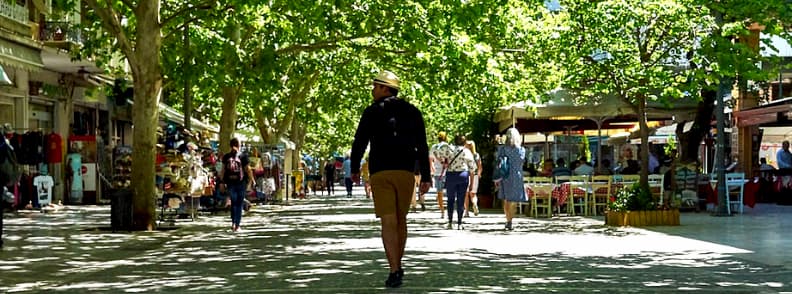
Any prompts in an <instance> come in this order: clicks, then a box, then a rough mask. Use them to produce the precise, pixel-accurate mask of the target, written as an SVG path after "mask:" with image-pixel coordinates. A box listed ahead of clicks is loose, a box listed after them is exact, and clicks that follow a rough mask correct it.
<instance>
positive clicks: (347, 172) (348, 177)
mask: <svg viewBox="0 0 792 294" xmlns="http://www.w3.org/2000/svg"><path fill="white" fill-rule="evenodd" d="M343 167H344V186H346V191H347V197H352V161H351V160H350V159H349V153H347V155H346V157H345V158H344V166H343Z"/></svg>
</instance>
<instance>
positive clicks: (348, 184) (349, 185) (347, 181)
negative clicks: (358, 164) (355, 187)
mask: <svg viewBox="0 0 792 294" xmlns="http://www.w3.org/2000/svg"><path fill="white" fill-rule="evenodd" d="M344 185H346V189H347V195H352V178H344Z"/></svg>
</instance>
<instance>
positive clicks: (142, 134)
mask: <svg viewBox="0 0 792 294" xmlns="http://www.w3.org/2000/svg"><path fill="white" fill-rule="evenodd" d="M139 5H140V7H139V8H138V10H137V11H136V12H137V20H138V22H137V23H138V27H137V44H145V46H136V49H135V53H134V54H135V55H136V56H135V57H136V58H135V60H136V61H137V62H136V63H134V64H131V67H132V75H133V77H134V79H135V97H134V99H135V104H134V106H133V107H132V123H133V124H134V130H133V132H132V136H133V139H132V140H133V143H132V144H133V145H132V148H133V151H134V159H133V161H132V185H131V186H132V192H133V193H134V200H133V223H132V228H133V229H134V230H153V229H154V228H155V226H156V223H155V219H154V216H155V210H154V206H155V205H154V203H155V198H154V197H155V179H154V176H155V167H154V165H155V158H156V146H155V144H156V142H157V128H158V124H157V122H158V120H159V113H158V111H157V110H158V109H159V101H160V95H161V94H162V65H161V63H160V48H161V46H162V37H161V35H160V34H161V32H160V27H159V8H160V2H159V1H158V0H147V1H141V2H140V4H139Z"/></svg>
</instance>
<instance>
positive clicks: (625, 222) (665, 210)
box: [605, 183, 679, 227]
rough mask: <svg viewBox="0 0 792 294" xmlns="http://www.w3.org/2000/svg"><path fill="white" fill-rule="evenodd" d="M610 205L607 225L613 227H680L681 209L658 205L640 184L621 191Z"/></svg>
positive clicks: (607, 213) (606, 219) (606, 213)
mask: <svg viewBox="0 0 792 294" xmlns="http://www.w3.org/2000/svg"><path fill="white" fill-rule="evenodd" d="M611 200H612V201H611V202H610V203H609V204H608V210H607V211H606V212H605V224H606V225H611V226H633V227H640V226H678V225H679V208H678V207H674V205H673V203H676V202H674V201H672V202H671V203H672V205H667V204H662V203H658V202H657V201H655V200H654V198H653V197H652V193H651V191H649V190H648V189H646V188H642V187H641V186H640V185H639V184H638V183H636V184H634V185H633V186H631V187H626V188H624V189H621V190H619V191H618V192H617V193H616V195H615V196H613V198H612V199H611Z"/></svg>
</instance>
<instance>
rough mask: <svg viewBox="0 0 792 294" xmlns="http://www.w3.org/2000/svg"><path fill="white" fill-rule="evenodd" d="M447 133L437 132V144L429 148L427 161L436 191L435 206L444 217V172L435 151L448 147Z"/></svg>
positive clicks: (441, 216)
mask: <svg viewBox="0 0 792 294" xmlns="http://www.w3.org/2000/svg"><path fill="white" fill-rule="evenodd" d="M447 140H448V135H446V132H438V133H437V141H438V142H437V144H434V145H432V149H430V150H429V161H430V162H431V163H432V165H431V169H432V177H433V178H432V179H433V180H434V187H435V190H436V191H437V206H438V207H439V208H440V218H445V209H444V208H443V200H444V199H443V195H444V192H443V191H444V189H445V181H446V178H445V174H444V172H445V171H444V170H443V162H442V161H440V160H439V159H438V158H437V151H438V150H440V149H441V148H446V147H448V143H447V142H446V141H447Z"/></svg>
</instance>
